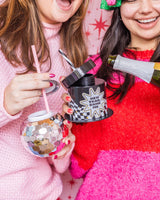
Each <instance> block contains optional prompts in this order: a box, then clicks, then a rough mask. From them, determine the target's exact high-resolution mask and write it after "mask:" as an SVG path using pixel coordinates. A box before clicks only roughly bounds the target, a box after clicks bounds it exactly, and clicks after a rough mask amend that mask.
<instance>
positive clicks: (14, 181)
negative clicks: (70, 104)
mask: <svg viewBox="0 0 160 200" xmlns="http://www.w3.org/2000/svg"><path fill="white" fill-rule="evenodd" d="M60 27H61V25H48V24H44V32H45V36H46V39H47V41H48V44H49V48H50V55H51V60H52V67H51V70H50V72H52V73H54V74H56V77H55V80H58V79H59V77H60V76H66V75H68V74H69V73H70V72H71V70H70V67H69V65H68V64H67V63H66V62H64V63H62V58H61V56H60V55H59V53H58V49H59V35H58V31H59V29H60ZM0 63H1V64H0V67H1V70H0V153H1V157H0V163H1V164H0V199H1V200H2V199H3V200H55V199H57V198H58V197H59V196H60V194H61V192H62V182H61V179H60V175H59V173H63V172H64V171H65V170H66V169H67V167H68V165H69V157H70V154H71V152H70V153H69V155H67V156H66V158H64V159H63V160H53V162H52V164H53V165H50V164H49V163H50V162H49V160H48V159H47V158H38V157H35V156H33V155H31V154H30V153H29V152H27V151H26V150H25V149H24V147H23V146H22V144H21V140H20V129H21V124H22V122H23V121H24V120H25V119H26V118H27V116H28V115H29V114H31V113H33V112H35V111H39V110H44V109H45V106H44V101H43V98H42V99H40V101H39V102H38V103H36V104H34V105H32V106H30V107H28V108H26V109H24V110H23V112H21V113H19V114H17V115H15V116H10V115H9V114H8V113H7V112H6V111H5V109H4V107H3V96H4V89H5V87H6V86H7V85H8V84H9V81H10V80H11V79H13V77H14V76H15V74H16V72H18V71H19V70H20V68H13V67H12V65H11V64H10V63H8V62H7V61H6V59H5V57H4V55H3V54H2V52H1V51H0ZM63 65H65V66H63ZM47 66H48V65H47V64H44V65H43V67H42V68H43V69H42V71H46V69H47ZM62 92H64V91H63V88H62V87H61V88H60V89H59V90H58V92H56V93H54V94H50V95H49V96H48V101H49V105H50V109H51V110H52V111H53V112H61V105H62V100H61V93H62Z"/></svg>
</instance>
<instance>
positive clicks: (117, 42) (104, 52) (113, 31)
mask: <svg viewBox="0 0 160 200" xmlns="http://www.w3.org/2000/svg"><path fill="white" fill-rule="evenodd" d="M130 40H131V37H130V32H129V31H128V29H127V28H126V27H125V25H124V24H123V22H122V20H121V15H120V8H116V9H115V10H114V12H113V16H112V20H111V25H110V27H109V28H108V30H107V31H106V33H105V35H104V38H103V41H102V44H101V49H100V57H101V59H102V66H101V68H100V69H99V71H98V72H97V77H100V78H102V79H104V80H106V81H107V87H108V88H109V89H110V90H112V91H113V94H112V96H110V98H116V97H118V102H120V101H121V100H122V99H123V98H124V96H125V95H126V93H127V91H128V90H129V89H130V88H131V87H132V86H133V84H134V82H135V77H134V76H132V75H130V74H124V73H123V74H122V73H121V72H119V71H115V70H114V69H113V67H112V66H111V65H108V63H107V60H108V56H109V55H118V54H119V55H122V54H123V52H124V51H127V50H126V48H127V47H128V45H129V43H130ZM128 51H129V50H128ZM133 56H134V55H133ZM151 61H160V45H158V46H157V49H156V50H155V52H154V54H153V56H152V58H151ZM115 72H116V73H117V74H118V76H120V75H123V76H124V83H123V84H121V85H120V87H119V88H117V87H115V86H114V84H113V83H112V80H113V79H112V77H113V73H115Z"/></svg>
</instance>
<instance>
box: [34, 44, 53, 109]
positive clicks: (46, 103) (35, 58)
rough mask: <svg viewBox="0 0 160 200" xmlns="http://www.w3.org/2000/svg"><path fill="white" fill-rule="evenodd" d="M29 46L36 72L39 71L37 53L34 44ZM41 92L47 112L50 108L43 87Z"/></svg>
mask: <svg viewBox="0 0 160 200" xmlns="http://www.w3.org/2000/svg"><path fill="white" fill-rule="evenodd" d="M31 48H32V53H33V57H34V62H35V65H36V68H37V72H38V73H41V71H40V66H39V62H38V57H37V53H36V48H35V46H34V45H32V46H31ZM42 94H43V98H44V103H45V106H46V110H47V112H48V113H49V112H50V109H49V105H48V101H47V96H46V93H45V90H44V89H42Z"/></svg>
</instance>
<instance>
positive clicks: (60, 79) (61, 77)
mask: <svg viewBox="0 0 160 200" xmlns="http://www.w3.org/2000/svg"><path fill="white" fill-rule="evenodd" d="M64 79H65V76H60V78H59V82H60V83H61V85H62V87H63V88H64V89H65V90H67V88H66V87H65V86H64V85H63V83H62V81H63V80H64Z"/></svg>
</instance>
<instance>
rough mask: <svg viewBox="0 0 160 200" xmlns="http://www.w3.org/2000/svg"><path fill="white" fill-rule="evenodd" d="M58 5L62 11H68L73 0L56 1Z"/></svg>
mask: <svg viewBox="0 0 160 200" xmlns="http://www.w3.org/2000/svg"><path fill="white" fill-rule="evenodd" d="M56 2H57V5H58V6H59V7H60V8H61V9H62V10H67V9H69V8H70V7H71V4H72V0H56Z"/></svg>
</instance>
